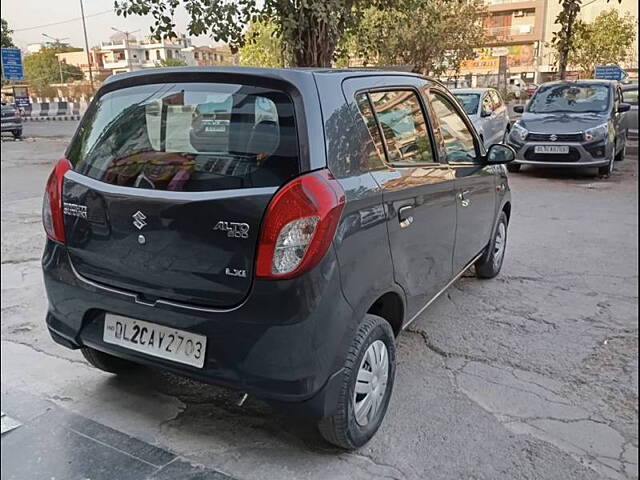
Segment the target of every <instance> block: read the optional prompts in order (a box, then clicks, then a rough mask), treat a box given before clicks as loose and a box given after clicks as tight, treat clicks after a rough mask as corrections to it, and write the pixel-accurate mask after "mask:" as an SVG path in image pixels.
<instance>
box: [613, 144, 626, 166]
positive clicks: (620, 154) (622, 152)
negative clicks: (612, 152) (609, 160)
mask: <svg viewBox="0 0 640 480" xmlns="http://www.w3.org/2000/svg"><path fill="white" fill-rule="evenodd" d="M626 154H627V143H626V142H625V144H624V147H622V150H620V152H618V153H617V154H616V157H615V161H616V162H621V161H622V160H624V157H625V155H626Z"/></svg>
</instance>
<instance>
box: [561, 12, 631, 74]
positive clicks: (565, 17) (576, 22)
mask: <svg viewBox="0 0 640 480" xmlns="http://www.w3.org/2000/svg"><path fill="white" fill-rule="evenodd" d="M558 1H559V3H560V4H561V5H562V9H561V10H560V12H559V13H558V16H557V17H556V20H555V22H554V23H555V24H556V25H559V26H560V29H559V30H558V31H557V32H553V36H552V38H551V46H552V47H554V48H555V49H556V51H557V52H558V74H559V75H560V78H561V79H562V80H564V79H565V77H566V75H567V64H568V62H569V56H570V55H571V54H572V53H573V52H574V51H575V40H576V37H577V36H578V35H577V33H578V31H579V30H580V29H581V24H582V22H581V21H580V18H579V16H580V10H581V9H582V0H558ZM607 3H609V0H607ZM618 3H622V0H618Z"/></svg>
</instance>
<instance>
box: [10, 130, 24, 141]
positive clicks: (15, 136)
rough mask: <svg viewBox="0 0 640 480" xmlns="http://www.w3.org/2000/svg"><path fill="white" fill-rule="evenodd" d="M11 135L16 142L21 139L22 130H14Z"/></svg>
mask: <svg viewBox="0 0 640 480" xmlns="http://www.w3.org/2000/svg"><path fill="white" fill-rule="evenodd" d="M11 133H12V134H13V138H15V139H16V140H18V139H19V138H22V130H14V131H13V132H11Z"/></svg>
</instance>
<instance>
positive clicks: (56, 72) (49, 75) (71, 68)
mask: <svg viewBox="0 0 640 480" xmlns="http://www.w3.org/2000/svg"><path fill="white" fill-rule="evenodd" d="M64 50H65V51H67V50H68V49H64ZM73 50H75V49H72V50H71V51H73ZM56 53H61V52H60V51H59V50H58V49H56V48H50V47H45V48H43V49H42V50H40V51H39V52H38V53H32V54H31V55H27V56H25V57H24V60H23V63H24V73H25V78H26V80H27V81H28V82H29V84H30V85H32V86H33V87H34V88H35V89H36V90H37V89H42V88H44V87H46V86H47V85H50V84H52V83H60V70H61V69H62V80H63V82H67V81H73V80H81V79H82V78H83V77H84V75H83V73H82V70H80V68H78V67H76V66H75V65H68V64H67V63H65V62H61V63H59V62H58V57H56Z"/></svg>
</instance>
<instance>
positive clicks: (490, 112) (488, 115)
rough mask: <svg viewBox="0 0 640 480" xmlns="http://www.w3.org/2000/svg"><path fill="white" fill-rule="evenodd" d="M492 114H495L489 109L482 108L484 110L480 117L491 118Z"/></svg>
mask: <svg viewBox="0 0 640 480" xmlns="http://www.w3.org/2000/svg"><path fill="white" fill-rule="evenodd" d="M492 113H493V112H492V111H491V110H488V109H486V108H484V107H482V110H481V111H480V116H481V117H490V116H491V114H492Z"/></svg>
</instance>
